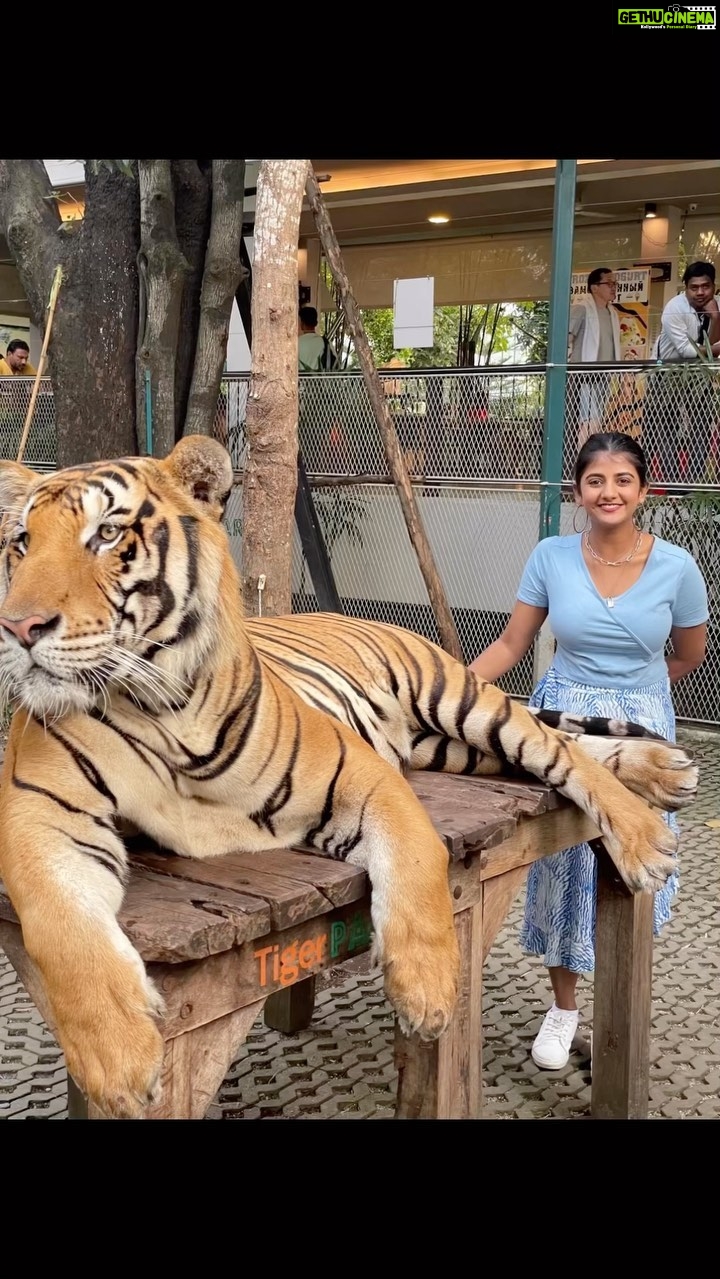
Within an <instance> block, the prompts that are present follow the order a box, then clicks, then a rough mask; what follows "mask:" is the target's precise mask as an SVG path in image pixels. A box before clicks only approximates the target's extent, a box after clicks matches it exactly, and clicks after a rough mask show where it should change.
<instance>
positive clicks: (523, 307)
mask: <svg viewBox="0 0 720 1279" xmlns="http://www.w3.org/2000/svg"><path fill="white" fill-rule="evenodd" d="M511 322H512V324H513V325H514V327H515V329H516V330H517V332H518V333H519V334H520V336H521V341H522V344H523V347H524V349H525V352H526V354H527V359H528V363H529V364H544V363H545V361H546V360H547V344H548V327H549V323H550V303H549V302H547V301H543V302H518V303H517V304H516V306H515V308H514V314H513V316H512V321H511Z"/></svg>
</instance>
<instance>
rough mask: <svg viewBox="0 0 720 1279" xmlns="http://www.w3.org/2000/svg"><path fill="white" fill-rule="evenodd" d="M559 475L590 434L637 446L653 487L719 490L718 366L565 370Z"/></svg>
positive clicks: (693, 364)
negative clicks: (618, 434)
mask: <svg viewBox="0 0 720 1279" xmlns="http://www.w3.org/2000/svg"><path fill="white" fill-rule="evenodd" d="M565 422H566V428H565V443H564V457H563V475H564V477H565V478H566V479H570V478H571V476H572V467H573V462H574V459H575V456H576V454H577V451H578V447H579V446H580V445H582V444H584V442H585V440H586V439H587V438H588V436H589V435H590V434H592V433H594V432H595V431H600V430H605V431H624V432H626V433H627V434H629V435H632V436H633V438H634V439H636V440H638V441H639V442H640V443H641V444H642V447H643V450H644V452H645V455H646V457H647V459H648V463H649V466H650V475H651V477H652V480H653V482H654V483H657V484H661V485H663V487H665V486H672V488H673V490H675V489H678V490H679V491H684V490H687V489H691V488H708V487H709V488H720V365H717V364H709V363H706V362H704V361H703V362H700V361H685V362H680V363H677V364H666V365H647V364H638V365H614V366H613V365H583V366H577V365H574V366H571V367H570V368H569V369H568V375H567V398H566V416H565Z"/></svg>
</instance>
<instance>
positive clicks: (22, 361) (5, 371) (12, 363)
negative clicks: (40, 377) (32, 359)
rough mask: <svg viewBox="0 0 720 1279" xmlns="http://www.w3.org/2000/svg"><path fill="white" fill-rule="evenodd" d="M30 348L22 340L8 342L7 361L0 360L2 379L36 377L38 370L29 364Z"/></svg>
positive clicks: (15, 339) (16, 339) (0, 375)
mask: <svg viewBox="0 0 720 1279" xmlns="http://www.w3.org/2000/svg"><path fill="white" fill-rule="evenodd" d="M29 355H30V347H29V346H28V344H27V342H23V340H22V338H14V339H13V341H12V342H8V348H7V354H6V355H5V359H4V360H3V359H0V377H11V376H13V375H15V376H16V377H17V376H21V377H35V374H36V373H37V369H34V368H33V366H32V364H30V363H29V358H28V357H29Z"/></svg>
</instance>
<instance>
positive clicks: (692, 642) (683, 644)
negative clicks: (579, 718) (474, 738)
mask: <svg viewBox="0 0 720 1279" xmlns="http://www.w3.org/2000/svg"><path fill="white" fill-rule="evenodd" d="M670 639H671V641H672V646H673V652H672V657H668V659H667V668H668V674H669V676H670V683H671V684H676V683H677V681H678V680H679V679H682V677H683V675H689V674H690V672H691V671H694V670H697V668H698V666H699V665H700V663H701V662H703V661H704V660H705V646H706V643H707V623H706V622H703V623H702V624H701V625H700V626H673V628H672V630H671V632H670ZM488 651H489V650H488Z"/></svg>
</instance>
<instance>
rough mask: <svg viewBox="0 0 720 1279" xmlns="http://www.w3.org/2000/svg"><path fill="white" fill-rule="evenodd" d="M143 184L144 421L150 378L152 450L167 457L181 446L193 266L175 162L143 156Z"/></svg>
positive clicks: (140, 370) (139, 379)
mask: <svg viewBox="0 0 720 1279" xmlns="http://www.w3.org/2000/svg"><path fill="white" fill-rule="evenodd" d="M138 179H139V187H140V252H139V255H138V271H139V276H140V320H139V329H138V341H137V360H136V374H135V382H136V396H137V406H138V421H139V422H143V421H144V417H145V403H146V389H145V387H146V374H149V378H150V400H151V405H152V451H153V454H154V455H155V457H166V456H167V454H168V453H170V452H171V450H172V449H173V448H174V446H175V422H176V416H175V367H176V359H177V342H178V334H179V331H180V308H181V303H182V296H183V287H184V284H185V277H186V275H187V273H188V270H189V265H188V262H187V260H186V258H185V257H184V255H183V253H182V252H181V250H180V245H179V244H178V238H177V231H176V227H175V193H174V190H173V182H172V172H171V167H170V161H169V160H138Z"/></svg>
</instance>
